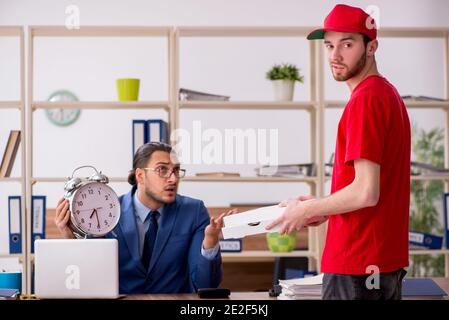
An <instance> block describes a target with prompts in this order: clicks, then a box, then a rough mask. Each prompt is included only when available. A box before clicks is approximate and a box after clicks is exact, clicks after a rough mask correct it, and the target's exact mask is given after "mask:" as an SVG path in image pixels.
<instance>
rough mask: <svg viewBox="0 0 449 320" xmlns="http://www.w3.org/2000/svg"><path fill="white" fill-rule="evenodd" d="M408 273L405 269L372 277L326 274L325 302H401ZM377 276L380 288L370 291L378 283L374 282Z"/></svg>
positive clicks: (324, 283) (324, 284)
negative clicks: (403, 284) (405, 277)
mask: <svg viewBox="0 0 449 320" xmlns="http://www.w3.org/2000/svg"><path fill="white" fill-rule="evenodd" d="M406 273H407V272H406V271H405V270H404V269H399V270H397V271H394V272H388V273H378V274H372V275H369V274H368V275H348V274H334V273H325V274H324V277H323V300H401V297H402V294H401V290H402V279H403V278H404V276H405V274H406ZM376 276H378V277H379V281H378V284H379V286H378V288H372V289H370V287H371V286H373V285H374V284H375V283H376V281H373V280H372V278H373V277H376ZM368 277H370V279H368V286H367V284H366V280H367V278H368Z"/></svg>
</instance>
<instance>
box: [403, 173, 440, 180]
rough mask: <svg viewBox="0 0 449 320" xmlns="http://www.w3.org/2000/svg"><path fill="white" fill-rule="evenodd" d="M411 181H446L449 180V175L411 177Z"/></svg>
mask: <svg viewBox="0 0 449 320" xmlns="http://www.w3.org/2000/svg"><path fill="white" fill-rule="evenodd" d="M410 180H411V181H430V180H435V181H446V180H449V175H430V174H426V175H419V176H410Z"/></svg>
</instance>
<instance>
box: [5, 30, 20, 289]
mask: <svg viewBox="0 0 449 320" xmlns="http://www.w3.org/2000/svg"><path fill="white" fill-rule="evenodd" d="M0 37H15V38H18V39H19V50H18V52H19V81H20V83H19V87H20V99H19V100H17V101H0V109H3V110H5V109H17V111H18V112H19V116H20V131H21V141H20V150H21V156H22V163H21V176H20V177H7V178H0V183H20V184H21V203H22V215H21V220H22V223H21V230H22V253H20V254H1V255H0V258H11V257H14V258H18V259H19V261H20V263H21V264H22V266H23V273H22V288H26V274H27V269H26V260H27V259H26V239H27V236H26V232H25V230H26V225H27V224H26V210H25V208H26V205H27V203H26V200H27V198H26V174H25V172H26V171H25V169H26V166H25V162H26V152H25V151H26V150H25V149H26V148H25V145H26V136H25V135H26V134H25V133H26V131H27V130H26V126H25V40H24V32H23V28H22V27H20V26H2V27H0Z"/></svg>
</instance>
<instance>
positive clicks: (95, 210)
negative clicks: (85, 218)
mask: <svg viewBox="0 0 449 320" xmlns="http://www.w3.org/2000/svg"><path fill="white" fill-rule="evenodd" d="M89 210H90V209H89ZM95 212H97V209H94V210H93V211H92V214H91V215H90V217H89V219H92V217H93V215H94V213H95Z"/></svg>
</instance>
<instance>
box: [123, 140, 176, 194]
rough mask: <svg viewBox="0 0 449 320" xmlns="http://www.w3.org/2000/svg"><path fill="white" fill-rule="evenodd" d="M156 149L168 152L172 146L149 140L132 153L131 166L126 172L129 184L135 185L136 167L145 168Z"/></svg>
mask: <svg viewBox="0 0 449 320" xmlns="http://www.w3.org/2000/svg"><path fill="white" fill-rule="evenodd" d="M156 151H163V152H167V153H170V152H172V147H171V146H170V145H169V144H166V143H163V142H149V143H145V144H143V145H141V146H140V147H139V149H137V151H136V153H135V154H134V159H133V168H132V170H131V171H130V172H129V174H128V182H129V184H130V185H133V186H135V185H137V180H136V169H137V168H145V167H146V166H147V163H148V161H150V159H151V155H152V154H153V153H154V152H156Z"/></svg>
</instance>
